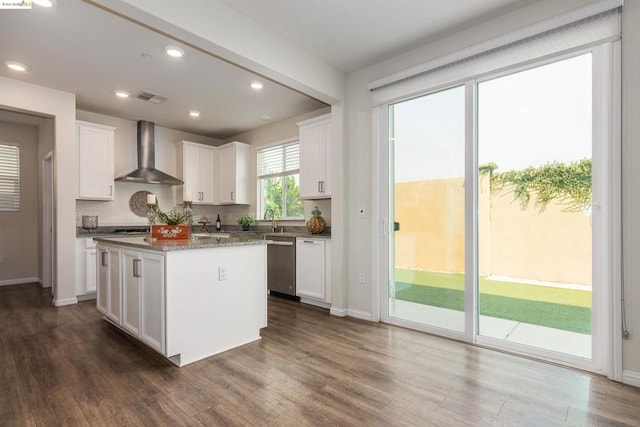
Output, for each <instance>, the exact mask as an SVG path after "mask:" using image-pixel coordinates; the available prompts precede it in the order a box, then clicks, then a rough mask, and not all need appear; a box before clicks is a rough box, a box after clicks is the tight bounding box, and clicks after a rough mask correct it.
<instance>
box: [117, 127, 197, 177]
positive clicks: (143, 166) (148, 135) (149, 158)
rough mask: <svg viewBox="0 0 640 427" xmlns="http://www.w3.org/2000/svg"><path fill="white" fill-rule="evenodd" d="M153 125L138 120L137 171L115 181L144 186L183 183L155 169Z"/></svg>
mask: <svg viewBox="0 0 640 427" xmlns="http://www.w3.org/2000/svg"><path fill="white" fill-rule="evenodd" d="M154 137H155V124H154V123H153V122H147V121H144V120H140V121H139V122H138V141H137V142H138V144H137V145H138V169H136V170H134V171H133V172H131V173H128V174H126V175H124V176H121V177H118V178H116V181H124V182H141V183H145V184H165V185H182V184H184V182H182V181H181V180H179V179H178V178H174V177H172V176H171V175H167V174H166V173H164V172H161V171H159V170H158V169H156V168H155V166H156V158H155V141H154Z"/></svg>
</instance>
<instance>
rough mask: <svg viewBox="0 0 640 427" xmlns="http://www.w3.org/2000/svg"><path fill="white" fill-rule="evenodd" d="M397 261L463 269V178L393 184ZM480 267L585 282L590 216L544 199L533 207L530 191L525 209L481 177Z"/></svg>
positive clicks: (404, 265)
mask: <svg viewBox="0 0 640 427" xmlns="http://www.w3.org/2000/svg"><path fill="white" fill-rule="evenodd" d="M395 199H396V203H395V209H396V221H398V222H400V231H398V232H397V233H396V265H397V266H398V267H402V268H417V269H424V270H430V271H441V272H452V273H462V272H464V257H465V254H464V186H463V179H462V178H453V179H440V180H429V181H419V182H406V183H398V184H396V187H395ZM478 204H479V215H478V224H479V234H480V236H479V242H478V246H479V271H480V275H481V276H506V277H514V278H521V279H531V280H539V281H546V282H558V283H575V284H584V285H590V284H591V234H592V233H591V220H590V217H589V216H587V215H585V214H584V213H581V212H578V213H573V212H563V209H564V206H562V205H557V204H553V203H550V204H549V205H548V206H547V207H546V209H545V210H544V211H542V212H540V211H539V210H538V209H537V208H536V207H535V196H534V197H533V198H532V200H531V201H530V203H529V206H528V207H527V208H526V209H524V210H523V209H522V208H521V205H520V202H518V201H514V200H513V195H512V194H510V193H502V194H497V195H491V194H490V191H489V188H488V180H486V179H482V180H481V185H480V191H479V194H478Z"/></svg>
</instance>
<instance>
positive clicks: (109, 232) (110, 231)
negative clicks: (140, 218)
mask: <svg viewBox="0 0 640 427" xmlns="http://www.w3.org/2000/svg"><path fill="white" fill-rule="evenodd" d="M123 228H136V229H139V228H140V227H128V226H123V227H113V226H108V227H100V228H98V229H97V230H95V231H93V232H88V231H86V230H83V229H82V228H81V227H77V229H76V237H78V238H94V237H122V238H129V237H134V236H133V235H130V234H129V235H127V234H122V233H116V232H115V229H123ZM192 234H195V235H203V234H209V235H211V236H212V237H215V235H216V232H215V231H209V232H208V233H202V232H201V231H197V228H195V227H194V230H193V231H192ZM218 234H222V235H226V236H229V237H231V238H236V239H246V238H248V239H262V238H264V236H267V237H271V236H273V237H277V236H282V237H303V238H317V239H331V232H330V231H329V232H327V231H325V232H323V233H321V234H312V233H310V232H308V231H306V228H305V227H295V228H294V230H293V231H285V232H279V231H276V232H272V231H264V230H260V229H258V230H253V231H241V230H235V229H230V230H227V231H222V232H220V233H218ZM147 235H148V232H147V233H140V234H137V235H135V237H146V236H147Z"/></svg>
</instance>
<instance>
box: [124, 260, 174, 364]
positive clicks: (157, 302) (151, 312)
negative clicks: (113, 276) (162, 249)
mask: <svg viewBox="0 0 640 427" xmlns="http://www.w3.org/2000/svg"><path fill="white" fill-rule="evenodd" d="M164 293H165V291H164V256H162V255H157V254H154V253H149V252H144V251H135V250H130V249H123V250H122V321H121V325H122V327H123V328H124V329H126V330H127V331H128V332H129V333H131V334H132V335H133V336H135V337H138V338H139V339H141V340H142V341H143V342H144V343H146V344H147V345H149V346H150V347H151V348H153V349H155V350H156V351H159V352H161V353H164Z"/></svg>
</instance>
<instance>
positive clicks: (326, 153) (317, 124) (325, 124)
mask: <svg viewBox="0 0 640 427" xmlns="http://www.w3.org/2000/svg"><path fill="white" fill-rule="evenodd" d="M298 127H299V129H300V198H301V199H328V198H330V197H331V114H325V115H323V116H319V117H315V118H313V119H309V120H305V121H303V122H299V123H298Z"/></svg>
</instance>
